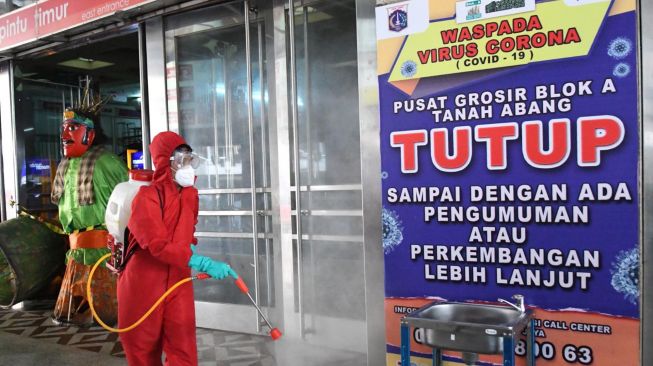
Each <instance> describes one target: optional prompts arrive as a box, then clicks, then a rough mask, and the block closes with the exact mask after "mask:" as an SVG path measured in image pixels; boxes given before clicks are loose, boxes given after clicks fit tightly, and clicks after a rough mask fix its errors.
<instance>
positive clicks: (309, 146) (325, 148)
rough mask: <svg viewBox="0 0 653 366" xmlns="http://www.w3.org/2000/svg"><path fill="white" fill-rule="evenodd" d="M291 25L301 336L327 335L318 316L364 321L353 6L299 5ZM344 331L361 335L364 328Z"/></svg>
mask: <svg viewBox="0 0 653 366" xmlns="http://www.w3.org/2000/svg"><path fill="white" fill-rule="evenodd" d="M294 22H295V32H294V33H295V38H294V43H295V50H296V70H297V79H296V80H297V103H296V104H297V107H298V121H297V131H292V132H293V133H295V132H296V133H297V137H298V141H299V156H298V158H299V170H300V171H299V180H300V182H299V184H300V185H301V186H302V187H304V188H303V191H302V193H301V197H300V209H301V212H303V214H302V215H301V216H300V217H301V223H302V225H301V234H302V235H301V238H302V240H301V254H302V257H301V266H302V273H301V276H302V279H301V287H302V288H301V293H302V296H301V297H302V300H301V301H302V304H303V312H304V313H305V314H304V315H305V325H304V327H305V329H306V331H307V332H308V333H311V331H312V330H314V329H317V331H316V332H317V333H321V332H322V333H323V334H326V333H324V332H326V330H325V328H322V329H320V324H319V319H320V317H324V316H326V317H335V318H344V319H356V320H364V319H365V302H364V296H363V295H362V294H364V291H365V282H364V280H365V273H364V270H363V268H364V266H363V265H362V263H363V246H362V244H361V243H362V237H363V225H362V195H361V187H360V183H361V165H360V155H361V154H360V138H361V136H360V131H359V128H360V124H359V121H358V73H357V51H356V11H355V3H354V1H351V0H333V1H321V2H318V3H312V4H311V5H310V6H304V7H298V8H296V11H295V17H294ZM291 151H292V150H291ZM291 167H293V168H294V164H293V165H291ZM291 177H292V178H293V179H292V182H293V183H292V184H293V185H295V184H296V183H295V181H294V172H293V176H291ZM318 186H321V187H322V188H320V187H318ZM325 187H326V188H328V189H326V190H325V189H324V188H325ZM296 207H297V202H296V199H295V197H293V208H294V209H296ZM293 233H294V234H297V217H296V216H295V217H294V220H293ZM295 245H298V242H297V241H295ZM336 268H337V270H336V271H334V269H336ZM334 299H338V301H334ZM348 331H349V332H350V333H355V334H359V336H360V338H363V337H364V332H365V329H364V327H354V326H352V327H351V329H349V330H348Z"/></svg>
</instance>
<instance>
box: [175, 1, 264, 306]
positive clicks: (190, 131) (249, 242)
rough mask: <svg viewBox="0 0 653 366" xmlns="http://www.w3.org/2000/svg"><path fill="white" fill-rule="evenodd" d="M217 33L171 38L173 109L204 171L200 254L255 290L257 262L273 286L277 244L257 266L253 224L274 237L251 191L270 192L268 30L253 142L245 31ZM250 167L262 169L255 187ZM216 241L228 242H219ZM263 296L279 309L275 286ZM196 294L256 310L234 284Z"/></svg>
mask: <svg viewBox="0 0 653 366" xmlns="http://www.w3.org/2000/svg"><path fill="white" fill-rule="evenodd" d="M232 10H233V9H232ZM234 19H237V18H234ZM240 19H242V18H240ZM232 20H233V19H232ZM177 22H179V25H180V26H181V25H182V23H183V19H181V18H179V19H176V18H175V19H171V20H170V21H169V22H168V24H177ZM218 23H219V22H218ZM188 26H189V27H195V25H188ZM216 26H218V27H216V28H211V29H208V30H207V29H203V30H202V31H197V32H190V33H187V34H184V35H179V36H175V30H170V31H168V32H167V37H168V43H167V45H168V46H169V47H172V48H173V49H174V52H169V53H168V60H167V62H168V65H176V74H175V75H174V76H173V77H172V79H171V78H170V76H169V79H168V80H169V82H170V81H175V82H176V86H177V89H176V91H175V92H172V93H171V92H170V90H169V91H168V93H169V96H170V95H173V96H174V97H175V98H176V99H173V100H176V103H174V101H173V102H171V103H172V104H175V105H174V106H173V108H172V109H173V110H175V111H176V115H177V118H178V128H179V132H180V134H181V135H182V136H184V138H185V139H186V141H188V143H189V144H190V145H191V146H192V147H193V150H194V151H195V152H196V153H197V154H199V155H200V157H201V158H202V160H203V161H202V164H200V167H199V168H198V169H197V170H196V175H197V177H198V179H197V182H196V184H195V186H196V187H197V188H198V189H199V190H200V212H201V213H200V216H199V218H198V224H197V226H196V229H197V231H198V232H199V235H198V237H199V240H200V246H199V248H201V250H203V251H205V254H208V255H209V256H211V257H212V258H215V259H218V260H223V261H226V262H227V263H229V264H230V265H231V266H232V267H234V268H235V269H236V271H237V272H238V274H239V275H241V276H243V278H244V280H245V282H246V283H248V284H249V285H250V288H251V289H252V290H253V289H254V286H255V281H254V270H253V268H254V262H255V260H256V261H257V262H258V265H259V281H260V282H259V285H261V284H265V283H266V282H267V281H268V278H269V277H268V276H270V274H271V273H272V270H271V268H270V265H271V264H270V260H269V258H268V257H267V252H266V250H268V249H267V248H269V247H270V246H271V242H272V240H271V239H267V240H266V239H263V237H262V236H261V239H259V243H258V247H259V257H258V258H257V259H255V258H254V251H253V233H252V231H253V218H254V217H255V218H256V220H257V221H256V222H257V224H258V227H257V230H258V232H259V233H261V235H262V233H265V232H267V230H270V229H271V225H269V224H268V221H267V220H266V219H265V218H263V217H259V216H258V215H257V216H253V215H252V192H251V190H250V189H251V188H252V185H254V187H263V186H264V185H265V184H267V182H269V176H268V174H269V172H268V169H267V168H266V167H267V164H268V159H267V156H268V152H267V151H265V150H264V148H263V146H265V144H266V143H267V138H268V137H267V127H266V124H265V123H264V118H263V115H264V110H265V108H266V107H267V105H266V104H267V97H266V95H267V94H264V93H263V92H262V90H263V89H264V88H265V85H263V86H262V85H261V79H262V78H263V77H264V76H263V77H262V72H261V69H262V68H263V66H264V65H263V63H264V60H263V61H261V60H262V52H263V49H262V48H261V49H259V41H260V42H263V40H262V39H260V40H259V37H260V33H259V32H260V30H261V29H262V26H263V24H261V23H252V24H251V25H250V35H251V42H250V45H251V48H250V52H251V70H252V110H253V119H252V122H253V131H252V132H251V135H250V130H249V117H248V109H249V108H248V107H249V105H248V103H249V98H248V82H247V67H246V66H247V63H246V62H247V57H246V42H245V25H244V24H242V23H240V24H230V25H222V26H220V25H218V24H216ZM194 29H195V28H193V30H194ZM169 100H170V99H169ZM169 107H170V103H169ZM250 146H253V147H254V159H250ZM252 160H253V161H252ZM250 164H254V172H255V176H254V177H253V178H254V179H252V176H251V170H250V169H251V165H250ZM264 196H265V200H264ZM256 198H257V203H256V208H257V210H264V209H265V208H266V207H267V208H269V207H270V197H269V194H266V195H263V194H257V197H256ZM215 235H223V236H224V235H226V236H227V238H215V237H214V236H215ZM258 288H259V301H260V302H261V303H262V304H264V305H266V304H269V303H271V302H272V301H273V297H272V292H273V291H271V290H270V293H268V288H267V286H258ZM195 292H196V298H197V299H198V300H201V301H208V302H218V303H232V304H233V303H235V304H247V302H248V300H247V298H246V297H243V296H242V294H240V293H239V292H238V290H237V288H236V287H235V286H233V284H232V283H231V281H219V282H216V281H212V282H211V283H210V285H209V284H201V283H198V284H196V286H195Z"/></svg>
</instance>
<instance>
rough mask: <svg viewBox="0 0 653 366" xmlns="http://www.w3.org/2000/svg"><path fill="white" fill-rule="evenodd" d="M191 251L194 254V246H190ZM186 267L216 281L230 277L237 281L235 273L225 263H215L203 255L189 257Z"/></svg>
mask: <svg viewBox="0 0 653 366" xmlns="http://www.w3.org/2000/svg"><path fill="white" fill-rule="evenodd" d="M191 250H192V251H193V252H195V247H194V245H191ZM188 267H190V268H192V269H194V270H196V271H198V272H204V273H206V274H208V275H209V276H211V277H213V278H215V279H218V280H221V279H223V278H225V277H227V276H232V277H233V278H235V279H238V275H237V274H236V272H235V271H234V270H233V269H231V267H230V266H229V265H228V264H227V263H224V262H220V261H216V260H213V259H211V258H209V257H205V256H203V255H197V254H193V255H191V256H190V260H189V261H188Z"/></svg>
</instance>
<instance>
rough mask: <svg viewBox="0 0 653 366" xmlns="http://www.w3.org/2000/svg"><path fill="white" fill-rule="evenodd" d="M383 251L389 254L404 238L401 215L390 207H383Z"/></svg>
mask: <svg viewBox="0 0 653 366" xmlns="http://www.w3.org/2000/svg"><path fill="white" fill-rule="evenodd" d="M381 219H382V220H383V252H384V253H385V254H388V253H390V252H392V251H393V250H394V248H395V247H396V246H398V245H399V244H401V242H402V240H404V234H403V233H402V230H403V227H402V224H401V220H400V219H399V215H397V213H396V212H394V211H392V210H388V209H385V208H384V209H383V212H382V214H381Z"/></svg>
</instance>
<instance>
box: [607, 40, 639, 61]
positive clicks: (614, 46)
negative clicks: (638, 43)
mask: <svg viewBox="0 0 653 366" xmlns="http://www.w3.org/2000/svg"><path fill="white" fill-rule="evenodd" d="M632 50H633V43H632V42H631V41H630V40H629V39H628V38H625V37H617V38H615V39H613V40H612V42H610V45H609V46H608V56H610V57H612V58H615V59H617V60H618V59H622V58H624V57H626V56H628V55H630V53H631V52H632Z"/></svg>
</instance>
